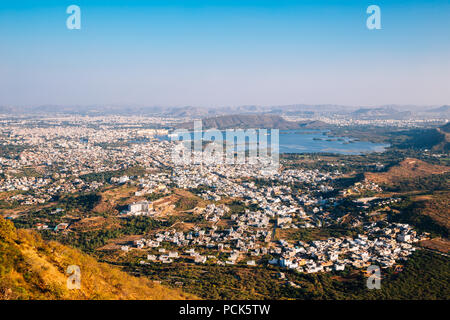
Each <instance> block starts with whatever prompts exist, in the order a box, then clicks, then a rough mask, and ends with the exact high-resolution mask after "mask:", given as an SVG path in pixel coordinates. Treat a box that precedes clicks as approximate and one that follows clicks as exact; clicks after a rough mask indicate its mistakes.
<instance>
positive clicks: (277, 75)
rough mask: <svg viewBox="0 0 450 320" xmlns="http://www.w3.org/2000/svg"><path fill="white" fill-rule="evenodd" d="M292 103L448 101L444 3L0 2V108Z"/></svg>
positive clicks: (449, 50)
mask: <svg viewBox="0 0 450 320" xmlns="http://www.w3.org/2000/svg"><path fill="white" fill-rule="evenodd" d="M71 4H76V5H78V6H79V7H80V8H81V30H68V29H67V28H66V19H67V17H68V16H69V15H68V14H66V8H67V7H68V6H69V5H71ZM372 4H375V5H378V6H379V7H380V8H381V25H382V29H381V30H368V29H367V28H366V19H367V17H368V14H367V13H366V8H367V7H368V6H369V5H372ZM294 103H307V104H325V103H331V104H348V105H380V104H416V105H424V104H426V105H439V104H449V103H450V1H408V3H405V1H395V0H392V1H376V0H374V1H322V0H311V1H294V0H290V1H288V0H277V1H267V0H261V1H250V0H242V1H234V0H229V1H222V0H220V1H212V0H210V1H206V0H204V1H200V0H184V1H181V0H177V1H170V0H166V1H151V0H150V1H135V0H131V1H130V0H129V1H125V0H122V1H118V0H116V1H46V0H42V1H21V0H17V1H3V0H1V1H0V105H41V104H66V105H78V104H80V105H91V104H114V105H120V104H134V105H146V106H153V105H161V106H174V105H199V106H225V105H245V104H259V105H282V104H294Z"/></svg>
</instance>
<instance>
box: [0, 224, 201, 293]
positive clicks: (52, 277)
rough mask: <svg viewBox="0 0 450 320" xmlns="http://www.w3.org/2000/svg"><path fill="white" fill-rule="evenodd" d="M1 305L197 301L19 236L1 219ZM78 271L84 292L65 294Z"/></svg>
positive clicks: (27, 235)
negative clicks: (32, 301) (74, 268)
mask: <svg viewBox="0 0 450 320" xmlns="http://www.w3.org/2000/svg"><path fill="white" fill-rule="evenodd" d="M0 262H1V263H0V299H39V300H41V299H42V300H47V299H51V300H52V299H54V300H66V299H68V300H72V299H82V300H84V299H95V300H109V299H130V300H134V299H146V300H147V299H148V300H166V299H189V298H190V299H193V298H194V299H195V297H194V296H192V295H190V294H186V293H183V292H182V291H181V290H180V289H171V288H167V287H164V286H161V285H160V284H157V283H155V282H153V281H151V280H149V279H147V278H137V277H133V276H131V275H129V274H127V273H125V272H123V271H120V270H119V269H117V268H116V267H112V266H110V265H108V264H105V263H99V262H98V261H96V260H95V259H94V258H93V257H90V256H88V255H86V254H84V253H82V252H80V251H79V250H76V249H73V248H70V247H67V246H64V245H61V244H59V243H57V242H53V241H52V242H46V241H43V240H42V239H41V238H40V236H39V235H38V234H36V233H34V232H30V231H27V230H17V231H16V230H15V228H14V227H13V226H12V223H10V222H8V221H6V220H4V219H2V218H0ZM69 265H77V266H79V267H80V270H81V288H80V289H79V290H69V289H68V288H67V279H68V275H66V270H67V267H68V266H69Z"/></svg>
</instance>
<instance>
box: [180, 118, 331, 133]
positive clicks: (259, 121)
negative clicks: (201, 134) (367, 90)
mask: <svg viewBox="0 0 450 320" xmlns="http://www.w3.org/2000/svg"><path fill="white" fill-rule="evenodd" d="M328 126H329V125H328V124H326V123H324V122H322V121H301V122H294V121H288V120H285V119H284V118H282V117H281V116H278V115H273V114H238V115H226V116H218V117H213V118H205V119H202V128H203V129H211V128H214V129H219V130H225V129H238V128H239V129H249V128H255V129H256V128H263V129H280V130H289V129H301V128H303V129H320V128H325V127H328ZM176 127H177V128H183V129H189V130H192V129H193V128H194V122H193V121H189V122H184V123H181V124H178V125H177V126H176Z"/></svg>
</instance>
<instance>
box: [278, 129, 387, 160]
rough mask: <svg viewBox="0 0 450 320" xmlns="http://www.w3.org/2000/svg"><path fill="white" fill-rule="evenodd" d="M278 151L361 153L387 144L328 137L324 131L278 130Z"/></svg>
mask: <svg viewBox="0 0 450 320" xmlns="http://www.w3.org/2000/svg"><path fill="white" fill-rule="evenodd" d="M279 144H280V153H314V152H326V153H338V154H363V153H370V152H383V151H384V150H385V149H386V148H387V147H389V145H388V144H382V143H373V142H368V141H357V140H355V139H351V138H347V137H328V136H327V135H326V134H324V131H312V130H305V131H301V130H289V131H280V138H279Z"/></svg>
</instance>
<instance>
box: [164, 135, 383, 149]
mask: <svg viewBox="0 0 450 320" xmlns="http://www.w3.org/2000/svg"><path fill="white" fill-rule="evenodd" d="M268 132H269V134H268V141H269V145H270V140H271V137H270V131H269V130H268ZM223 137H225V135H223ZM165 139H168V138H167V136H166V137H165ZM169 139H170V138H169ZM171 139H172V140H177V139H176V138H174V137H172V138H171ZM193 139H194V137H193V136H192V134H191V139H190V140H193ZM247 147H248V146H247ZM387 147H389V145H388V144H382V143H373V142H368V141H359V140H355V139H351V138H348V137H328V136H327V135H326V132H325V131H320V130H280V134H279V150H280V153H318V152H322V153H337V154H347V155H350V154H364V153H370V152H383V151H384V150H385V149H386V148H387ZM237 149H242V148H240V147H239V146H238V148H237Z"/></svg>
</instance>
